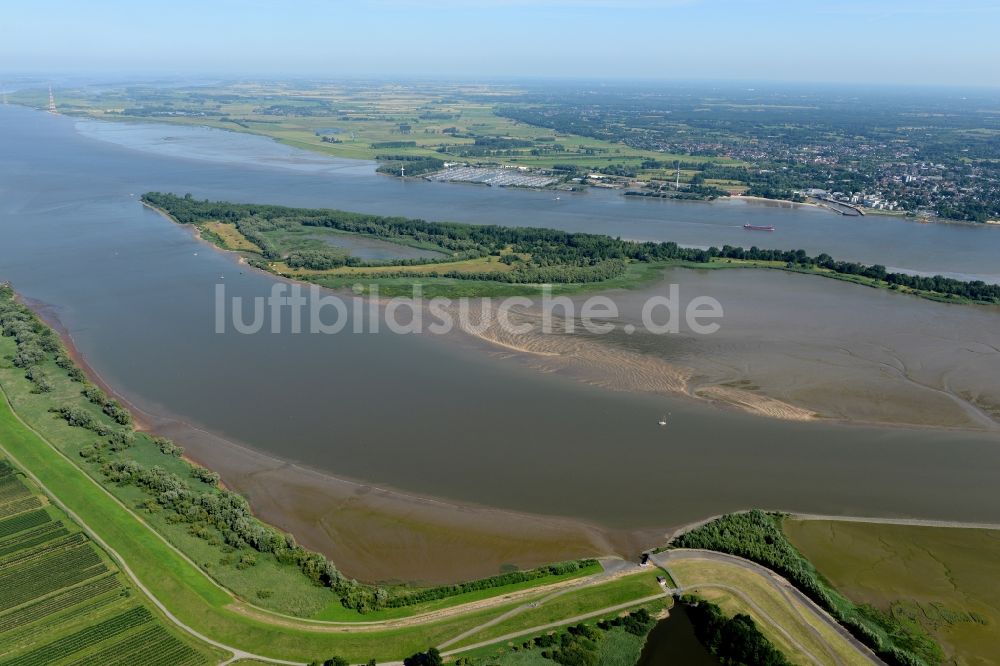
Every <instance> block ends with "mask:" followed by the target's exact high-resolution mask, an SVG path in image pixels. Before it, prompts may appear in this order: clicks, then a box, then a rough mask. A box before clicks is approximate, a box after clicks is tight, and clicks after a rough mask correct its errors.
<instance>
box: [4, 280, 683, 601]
mask: <svg viewBox="0 0 1000 666" xmlns="http://www.w3.org/2000/svg"><path fill="white" fill-rule="evenodd" d="M22 302H23V303H24V305H26V306H28V307H30V308H31V309H32V311H34V312H35V313H36V314H37V315H38V317H39V318H40V319H42V321H44V322H45V323H46V325H48V326H50V327H51V328H52V329H53V330H54V331H55V332H56V333H57V334H58V335H59V337H60V339H61V340H62V342H63V345H64V346H65V347H66V352H67V355H68V356H70V358H72V359H73V361H74V363H76V364H77V365H78V366H79V367H80V369H81V370H83V372H84V373H85V374H86V376H87V378H88V380H89V381H91V382H92V383H94V384H95V385H96V386H98V387H99V388H100V389H101V390H102V391H104V392H105V393H106V394H107V395H108V396H110V397H113V398H114V399H116V400H118V401H119V402H120V403H121V404H122V405H124V406H125V407H126V408H127V409H128V410H129V411H130V412H132V413H133V415H134V422H135V428H136V430H138V431H141V432H144V433H147V434H150V435H159V436H164V437H168V438H170V439H171V440H174V441H175V442H176V443H177V444H178V445H179V446H182V447H184V449H185V452H184V458H185V459H187V460H189V461H191V462H194V463H196V464H198V465H201V466H203V467H206V468H208V469H211V470H213V471H215V472H218V473H219V474H220V475H221V476H222V480H223V482H224V485H225V487H227V488H229V489H231V490H234V491H236V492H239V493H240V494H242V495H244V496H245V497H247V499H248V500H249V501H250V504H251V507H252V509H253V513H254V515H255V516H257V517H258V518H259V519H261V520H262V521H264V522H266V523H269V524H272V525H275V526H276V527H279V528H281V529H283V530H285V531H288V532H290V533H292V534H294V535H295V537H296V539H297V540H298V541H299V542H300V543H302V544H303V545H304V546H306V547H307V548H310V549H313V550H317V551H319V552H322V553H324V554H325V555H327V556H328V557H329V558H330V559H331V560H332V561H334V562H335V563H336V565H337V567H338V568H340V569H341V570H342V571H344V572H345V573H346V574H348V575H351V576H352V577H356V578H359V579H362V580H366V581H367V582H408V583H421V584H428V585H439V584H451V583H455V582H460V581H465V580H473V579H476V578H481V577H485V576H490V575H495V574H496V572H497V571H498V570H500V568H501V567H502V566H504V565H510V564H516V565H517V566H519V567H522V568H532V567H535V566H541V565H544V564H549V563H551V562H554V561H564V560H569V559H579V558H581V557H605V556H616V557H633V556H635V555H637V554H638V553H639V552H641V551H642V550H643V549H644V548H646V547H648V545H649V544H650V543H651V542H653V541H655V540H656V539H657V538H658V535H660V534H662V533H663V532H664V530H665V529H666V528H659V527H655V528H634V529H621V530H619V529H614V528H611V527H608V526H604V525H599V524H596V523H591V522H588V521H586V520H584V519H581V518H573V517H565V516H553V515H546V514H536V513H528V512H521V511H516V510H511V509H504V508H500V507H493V506H488V505H483V504H477V503H474V502H464V501H456V500H450V499H447V498H442V497H435V496H431V495H423V494H417V493H411V492H407V491H404V490H399V489H396V488H392V487H390V486H385V485H380V484H376V483H371V482H367V481H364V480H361V479H353V478H349V477H344V476H340V475H337V474H333V473H331V472H329V471H326V470H321V469H317V468H314V467H310V466H308V465H304V464H301V463H299V462H296V461H293V460H289V459H284V458H280V457H278V456H275V455H274V454H272V453H269V452H266V451H261V450H259V449H256V448H254V447H253V446H250V445H248V444H245V443H243V442H237V441H234V440H231V439H228V438H226V437H223V436H221V435H219V434H217V433H214V432H212V431H210V430H208V429H206V428H203V427H201V426H198V425H195V424H192V423H190V422H188V421H186V420H184V419H183V418H179V417H176V416H170V415H162V414H154V413H151V412H149V411H147V410H145V409H143V408H141V407H139V406H138V405H137V404H136V403H135V402H134V401H133V400H131V399H129V397H128V396H126V395H124V394H123V393H121V392H120V391H117V390H115V388H114V387H113V386H112V385H111V384H110V383H109V382H107V381H106V380H105V379H104V378H103V376H102V375H101V374H100V373H99V372H97V371H96V370H95V369H94V368H93V366H91V365H90V364H89V363H88V362H87V360H86V357H85V356H84V355H83V353H82V352H81V351H80V350H79V348H78V347H77V346H76V342H75V340H74V339H73V337H72V334H71V333H70V332H69V331H68V329H67V328H66V327H65V326H64V325H63V324H62V323H61V321H60V320H59V316H58V313H57V312H56V311H55V308H54V307H52V306H50V305H48V304H46V303H43V302H41V301H37V300H34V299H22ZM296 507H297V508H296ZM307 507H308V508H310V509H311V510H310V511H307V510H306V508H307ZM366 521H370V522H371V523H372V524H371V525H368V526H367V527H368V528H374V529H376V530H377V534H376V535H375V537H376V538H375V539H372V540H371V541H372V542H374V543H371V542H368V543H364V542H365V541H366V540H365V538H364V537H365V536H370V535H366V534H365V532H366V525H365V522H366ZM390 526H391V530H389V531H388V532H387V531H386V530H387V529H388V528H389V527H390ZM442 534H444V535H447V536H446V538H445V539H443V540H442V541H444V543H439V544H435V543H434V541H433V539H434V538H435V537H437V538H440V537H441V535H442ZM379 541H384V542H385V543H384V544H381V543H378V542H379ZM392 541H405V542H408V543H409V545H410V546H411V547H412V548H414V552H409V553H405V554H403V555H402V557H401V558H400V559H399V560H391V559H386V558H383V559H382V560H380V561H374V560H373V559H372V558H370V557H368V555H369V554H370V553H369V551H371V552H376V551H378V552H391V547H390V542H392ZM503 542H506V543H508V544H512V545H515V546H518V545H519V546H520V548H511V547H509V546H507V547H504V546H502V545H501V544H502V543H503ZM345 544H348V545H345ZM524 546H527V548H525V547H524ZM396 547H397V548H398V544H397V546H396ZM421 550H422V551H424V552H423V553H422V554H423V557H424V561H423V562H422V563H420V564H415V563H417V562H420V560H421V553H420V552H416V551H421ZM470 553H474V556H470ZM430 563H433V564H434V565H436V566H433V567H430V568H425V566H424V565H425V564H430Z"/></svg>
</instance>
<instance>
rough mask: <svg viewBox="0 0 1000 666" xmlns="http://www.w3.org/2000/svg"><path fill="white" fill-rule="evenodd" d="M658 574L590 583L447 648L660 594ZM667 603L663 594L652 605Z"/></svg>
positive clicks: (668, 600) (643, 573)
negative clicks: (661, 597)
mask: <svg viewBox="0 0 1000 666" xmlns="http://www.w3.org/2000/svg"><path fill="white" fill-rule="evenodd" d="M658 573H659V571H649V570H647V571H642V572H639V573H635V574H630V575H627V576H622V577H620V578H617V579H615V580H613V581H609V582H607V583H600V584H597V585H590V586H587V587H583V588H581V589H579V590H575V591H573V592H569V593H566V594H561V595H559V596H557V597H554V598H552V599H550V600H547V601H543V602H541V603H539V604H538V605H537V606H536V607H534V608H529V609H527V610H524V611H523V612H520V613H518V614H517V615H514V616H512V617H510V618H508V619H506V620H504V621H503V622H500V623H498V624H494V625H492V626H490V627H487V628H485V629H483V630H482V631H480V632H477V633H475V634H472V635H470V636H467V637H466V638H464V639H462V640H461V641H459V642H458V643H456V644H455V645H451V646H449V648H448V649H449V650H457V649H461V648H462V647H463V646H468V645H474V644H476V643H481V642H483V641H487V640H490V639H492V638H497V637H500V636H506V635H509V634H517V633H519V632H522V631H523V632H525V633H530V632H531V631H532V629H533V628H534V627H539V626H543V625H547V624H552V623H554V622H559V621H560V620H561V619H563V618H572V617H576V616H579V615H584V614H586V613H589V612H592V611H594V610H600V609H601V608H609V607H611V606H617V605H620V604H625V603H628V602H629V601H631V600H635V599H643V598H646V597H651V596H654V595H656V594H663V589H662V588H661V587H660V585H659V583H657V582H656V576H657V574H658ZM647 603H648V602H647ZM669 603H670V599H669V597H666V596H665V595H664V599H663V601H662V602H656V603H655V604H652V606H653V607H656V608H663V607H664V605H669ZM636 605H637V606H638V605H641V604H636ZM647 607H649V606H647Z"/></svg>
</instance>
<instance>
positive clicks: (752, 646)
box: [682, 596, 791, 666]
mask: <svg viewBox="0 0 1000 666" xmlns="http://www.w3.org/2000/svg"><path fill="white" fill-rule="evenodd" d="M682 600H683V601H684V602H685V603H687V604H688V608H687V613H688V617H689V618H690V619H691V624H692V625H693V626H694V634H695V636H696V637H697V638H698V641H699V642H700V643H701V644H702V645H704V646H705V647H706V648H708V650H709V651H710V652H711V653H712V654H714V655H715V656H717V657H718V658H719V660H720V661H721V662H722V663H723V664H754V665H755V666H791V662H790V661H788V660H787V659H786V658H785V656H784V655H783V654H781V652H779V651H778V650H777V648H775V647H774V645H772V644H771V641H769V640H768V639H767V637H766V636H765V635H764V634H762V633H761V632H760V629H758V628H757V625H756V624H755V623H754V621H753V618H752V617H750V616H749V615H746V614H744V613H738V614H737V615H735V616H734V617H731V618H730V617H726V615H725V613H723V612H722V609H721V608H719V607H718V606H716V605H715V604H713V603H710V602H708V601H704V600H701V599H698V598H696V597H690V596H685V597H683V598H682Z"/></svg>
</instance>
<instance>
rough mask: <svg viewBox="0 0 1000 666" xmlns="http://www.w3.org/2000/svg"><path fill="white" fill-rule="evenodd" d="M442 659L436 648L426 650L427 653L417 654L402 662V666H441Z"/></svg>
mask: <svg viewBox="0 0 1000 666" xmlns="http://www.w3.org/2000/svg"><path fill="white" fill-rule="evenodd" d="M442 664H444V659H442V658H441V653H440V652H438V650H437V648H428V650H427V652H418V653H416V654H414V655H411V656H409V657H407V658H406V659H404V660H403V666H442Z"/></svg>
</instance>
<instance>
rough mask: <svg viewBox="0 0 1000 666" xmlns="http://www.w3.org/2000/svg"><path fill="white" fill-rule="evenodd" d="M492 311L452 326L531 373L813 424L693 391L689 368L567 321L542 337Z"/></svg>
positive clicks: (767, 406)
mask: <svg viewBox="0 0 1000 666" xmlns="http://www.w3.org/2000/svg"><path fill="white" fill-rule="evenodd" d="M491 308H492V305H491V304H490V303H488V302H480V303H478V304H477V305H474V306H470V311H469V316H468V317H465V318H463V317H460V316H458V313H455V320H456V321H458V322H459V327H460V329H461V330H462V331H463V332H464V333H466V334H468V335H472V336H474V337H476V338H478V339H480V340H483V341H486V342H488V343H490V344H492V345H495V346H497V347H500V348H503V349H505V350H509V351H511V352H514V353H515V354H519V355H525V356H527V357H529V358H530V360H531V365H532V366H533V367H535V368H537V369H538V370H541V371H543V372H562V373H565V374H567V375H570V376H572V377H574V378H576V379H577V380H579V381H582V382H585V383H587V384H591V385H594V386H600V387H603V388H607V389H610V390H615V391H636V392H642V393H655V394H670V395H687V396H690V397H694V398H700V399H705V400H711V401H712V402H715V403H719V404H723V405H726V406H730V407H734V408H737V409H741V410H743V411H747V412H750V413H753V414H757V415H760V416H766V417H770V418H778V419H786V420H793V421H804V420H810V419H813V418H815V415H814V414H813V412H810V411H808V410H805V409H800V408H798V407H795V406H793V405H789V404H787V403H784V402H782V401H780V400H777V399H775V398H771V397H768V396H766V395H761V394H758V393H754V392H751V391H747V390H742V389H734V388H729V387H724V386H708V387H697V388H696V387H695V386H694V385H693V384H694V382H693V379H694V375H695V373H694V371H693V370H692V369H691V368H686V367H682V366H678V365H673V364H671V363H668V362H667V361H665V360H663V359H661V358H658V357H656V356H652V355H647V354H641V353H638V352H634V351H630V350H627V349H622V348H619V347H617V346H615V345H614V344H611V343H609V342H605V341H602V340H601V339H600V337H599V336H596V335H592V334H589V333H580V332H579V331H581V330H582V327H581V326H580V324H579V322H576V323H574V327H573V332H569V331H568V330H567V328H568V326H567V324H568V322H567V321H565V320H561V319H559V318H554V319H553V321H552V332H551V333H543V332H542V330H543V329H542V317H541V314H540V313H538V312H536V311H533V310H528V309H520V308H511V309H510V310H509V313H508V316H507V319H508V320H509V322H510V324H512V327H507V326H502V325H501V324H500V322H499V320H498V317H497V316H496V313H495V312H494V311H492V310H491ZM523 324H531V325H532V329H531V331H530V332H527V333H522V332H515V331H512V330H511V328H513V327H520V326H521V325H523Z"/></svg>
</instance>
